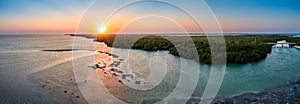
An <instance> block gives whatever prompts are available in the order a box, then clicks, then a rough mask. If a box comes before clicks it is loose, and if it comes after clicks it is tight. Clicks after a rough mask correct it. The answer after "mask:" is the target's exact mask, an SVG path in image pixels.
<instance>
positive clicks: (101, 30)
mask: <svg viewBox="0 0 300 104" xmlns="http://www.w3.org/2000/svg"><path fill="white" fill-rule="evenodd" d="M97 31H98V33H104V32H105V31H106V27H105V26H101V27H99V28H98V30H97Z"/></svg>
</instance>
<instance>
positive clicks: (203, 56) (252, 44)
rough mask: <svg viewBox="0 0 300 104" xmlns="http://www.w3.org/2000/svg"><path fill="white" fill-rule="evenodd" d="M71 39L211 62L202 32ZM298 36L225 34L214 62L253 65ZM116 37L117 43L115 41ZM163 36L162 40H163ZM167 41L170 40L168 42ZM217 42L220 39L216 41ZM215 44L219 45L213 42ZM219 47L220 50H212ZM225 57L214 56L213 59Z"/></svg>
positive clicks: (208, 46) (209, 51)
mask: <svg viewBox="0 0 300 104" xmlns="http://www.w3.org/2000/svg"><path fill="white" fill-rule="evenodd" d="M213 34H214V33H209V34H208V35H209V36H212V38H211V39H212V40H214V38H216V39H217V38H218V39H220V37H219V36H213ZM66 35H70V36H81V37H86V38H91V39H95V41H99V42H104V43H105V44H107V45H108V46H109V47H115V48H132V49H141V50H146V51H157V50H168V51H169V52H170V54H172V55H175V56H180V57H183V58H186V59H191V60H195V61H197V62H199V63H205V64H212V59H211V48H212V47H210V45H209V42H208V40H207V37H206V36H205V34H204V33H191V34H186V35H184V34H180V33H175V34H159V35H157V34H121V35H115V34H99V35H95V34H66ZM141 35H142V36H144V37H143V38H140V39H139V40H137V41H136V42H135V43H134V44H133V46H132V45H130V44H132V42H133V39H135V38H137V36H141ZM298 35H299V34H298V33H288V34H271V33H269V34H268V33H265V34H258V33H257V34H255V33H254V34H251V33H226V34H224V39H225V43H226V56H227V60H226V62H224V61H219V60H214V61H217V63H233V64H244V63H249V62H256V61H260V60H262V59H265V58H266V57H267V55H268V54H269V53H270V52H271V49H272V45H270V44H267V43H275V42H276V41H279V40H287V41H288V42H293V43H296V45H300V37H298ZM116 36H118V40H117V42H115V38H116ZM161 36H163V37H164V38H162V37H161ZM187 36H188V37H191V39H192V40H193V42H194V44H195V47H196V50H197V52H198V53H197V54H198V55H199V59H198V58H196V57H195V56H193V55H194V54H191V52H192V50H191V49H193V47H188V46H190V45H189V44H190V43H189V41H188V40H186V37H187ZM165 38H168V39H170V40H175V41H172V43H171V42H170V41H168V40H167V39H165ZM215 41H219V40H215ZM216 44H218V43H216ZM175 46H183V47H184V48H183V49H181V50H180V52H181V53H178V50H177V49H176V48H175ZM214 48H219V47H214ZM218 54H219V56H220V55H222V54H225V53H217V54H216V56H218Z"/></svg>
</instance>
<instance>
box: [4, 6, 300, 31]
mask: <svg viewBox="0 0 300 104" xmlns="http://www.w3.org/2000/svg"><path fill="white" fill-rule="evenodd" d="M162 1H164V2H167V3H170V4H174V5H175V6H174V5H168V4H165V3H162V2H157V1H153V0H146V2H141V3H135V4H132V5H129V6H125V5H127V4H128V3H129V2H133V0H131V1H130V0H97V1H93V0H0V34H42V33H45V34H47V33H58V34H63V33H77V32H78V33H99V32H103V33H117V32H121V31H122V32H124V33H163V32H174V33H175V32H182V31H187V32H204V30H205V29H203V28H202V27H205V28H207V29H208V30H209V29H212V30H214V29H216V28H217V27H216V25H215V22H214V21H217V22H218V24H219V25H220V27H221V29H222V30H223V32H300V28H299V27H300V0H205V1H204V2H205V3H206V4H207V5H208V7H209V8H210V9H211V11H212V12H213V14H214V15H215V16H216V20H213V19H212V18H214V17H212V15H211V14H210V13H211V12H207V10H205V9H203V8H201V6H203V5H202V4H203V1H201V0H162ZM201 3H202V4H201ZM123 6H124V7H123ZM120 7H122V8H120ZM112 13H115V14H112ZM191 17H192V18H191ZM195 21H196V22H198V24H197V23H196V22H195ZM199 24H200V26H201V27H200V26H199Z"/></svg>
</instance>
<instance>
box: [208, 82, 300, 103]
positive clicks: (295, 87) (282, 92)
mask: <svg viewBox="0 0 300 104" xmlns="http://www.w3.org/2000/svg"><path fill="white" fill-rule="evenodd" d="M261 103H263V104H299V103H300V77H298V78H297V80H294V81H290V82H288V83H287V84H285V85H283V86H279V87H276V88H272V89H267V90H265V91H262V92H259V93H244V94H241V95H238V96H234V97H232V98H226V99H216V100H214V101H213V102H212V104H261Z"/></svg>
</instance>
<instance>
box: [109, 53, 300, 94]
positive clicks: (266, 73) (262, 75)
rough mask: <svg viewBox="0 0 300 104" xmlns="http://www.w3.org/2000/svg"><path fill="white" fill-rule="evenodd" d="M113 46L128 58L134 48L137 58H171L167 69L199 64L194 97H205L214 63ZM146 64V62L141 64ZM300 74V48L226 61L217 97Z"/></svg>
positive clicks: (257, 88) (281, 82)
mask: <svg viewBox="0 0 300 104" xmlns="http://www.w3.org/2000/svg"><path fill="white" fill-rule="evenodd" d="M113 49H114V50H115V51H113V52H114V53H116V54H119V55H121V54H125V57H126V55H127V53H128V51H131V53H134V54H131V56H130V57H135V58H136V59H138V58H141V55H138V56H136V54H137V53H138V54H142V55H143V57H147V58H148V60H149V59H151V58H152V57H155V56H156V57H157V56H159V57H162V58H163V59H166V60H169V61H170V63H168V66H173V67H172V68H169V69H168V70H180V64H181V63H182V62H185V63H187V64H186V65H181V66H183V69H188V70H194V68H195V65H199V66H200V76H199V79H198V85H197V88H196V89H195V91H194V94H193V96H194V97H200V96H202V94H203V91H204V88H205V86H206V83H207V80H208V77H209V74H210V70H211V69H210V68H211V65H207V64H199V63H196V62H194V61H191V60H185V59H182V58H179V57H176V56H173V55H170V54H168V52H166V51H158V52H151V51H150V52H149V51H142V50H128V49H117V48H113ZM129 55H130V54H129ZM121 56H122V55H121ZM123 56H124V55H123ZM131 63H133V64H139V63H140V61H132V62H131ZM146 66H147V64H146V65H144V66H142V67H146ZM174 67H175V68H174ZM140 69H141V68H140ZM298 76H300V50H297V49H294V48H273V49H272V52H271V53H270V54H268V56H267V58H266V59H263V60H260V61H259V62H251V63H247V64H227V65H226V72H225V76H224V79H223V82H222V86H221V88H220V90H219V92H218V94H217V97H232V96H235V95H239V94H242V93H248V92H260V91H263V90H266V89H270V88H274V87H278V86H281V85H284V84H286V83H287V82H288V81H292V80H293V79H295V78H297V77H298ZM171 77H173V78H174V79H176V78H178V76H175V75H171ZM186 86H189V85H186ZM162 89H163V88H162Z"/></svg>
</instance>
